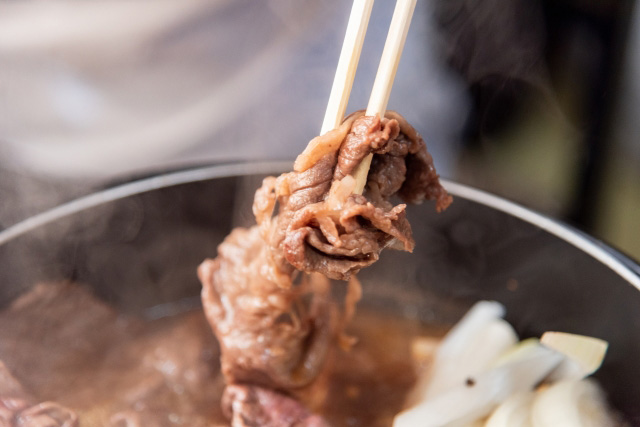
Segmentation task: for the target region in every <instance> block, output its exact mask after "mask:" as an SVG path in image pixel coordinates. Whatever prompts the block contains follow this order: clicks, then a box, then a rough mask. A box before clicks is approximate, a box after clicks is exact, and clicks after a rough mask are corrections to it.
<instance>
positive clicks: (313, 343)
mask: <svg viewBox="0 0 640 427" xmlns="http://www.w3.org/2000/svg"><path fill="white" fill-rule="evenodd" d="M268 257H269V250H268V248H267V246H265V244H264V241H263V240H262V238H261V236H260V233H259V230H258V229H257V227H253V228H251V229H243V228H238V229H236V230H234V231H233V232H232V233H231V234H230V235H229V236H228V237H227V238H226V239H225V241H224V242H223V243H222V244H221V245H220V247H219V248H218V258H216V259H215V260H207V261H205V262H204V263H202V265H201V266H200V268H199V269H198V274H199V276H200V280H201V281H202V284H203V290H202V301H203V305H204V310H205V314H206V315H207V318H208V320H209V322H210V324H211V325H212V326H213V328H214V331H215V332H216V335H217V337H218V340H219V342H220V347H221V350H222V359H221V368H222V372H223V374H224V375H225V377H226V378H227V380H228V381H229V382H251V383H254V384H261V385H265V386H269V387H275V388H286V389H291V388H296V387H301V386H304V385H306V384H308V383H309V382H310V381H311V380H312V379H313V378H315V376H316V375H317V374H318V372H319V370H320V369H321V367H322V361H323V360H324V356H325V354H326V352H327V351H328V348H329V344H330V342H331V340H332V338H333V331H334V330H335V327H334V326H333V324H334V323H335V322H334V320H333V318H334V317H335V316H334V315H333V310H332V308H331V304H330V301H329V284H328V282H327V280H326V279H325V278H323V277H321V276H314V277H311V278H305V280H304V281H303V283H302V284H300V285H298V286H295V287H289V288H283V287H280V286H278V284H277V279H276V278H275V277H274V276H273V274H274V272H273V271H272V270H271V269H270V263H269V259H268Z"/></svg>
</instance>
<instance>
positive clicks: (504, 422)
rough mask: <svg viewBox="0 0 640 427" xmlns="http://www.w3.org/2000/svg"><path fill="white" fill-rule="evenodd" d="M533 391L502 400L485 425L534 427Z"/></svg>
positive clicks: (487, 426)
mask: <svg viewBox="0 0 640 427" xmlns="http://www.w3.org/2000/svg"><path fill="white" fill-rule="evenodd" d="M535 395H536V394H535V393H534V392H533V391H525V392H522V393H518V394H514V395H513V396H511V397H509V398H508V399H507V400H505V401H504V402H502V404H501V405H500V406H498V407H497V408H496V409H495V411H493V413H492V414H491V416H490V417H489V419H488V420H487V422H486V424H485V427H514V426H517V427H532V424H531V407H532V406H533V400H534V399H535Z"/></svg>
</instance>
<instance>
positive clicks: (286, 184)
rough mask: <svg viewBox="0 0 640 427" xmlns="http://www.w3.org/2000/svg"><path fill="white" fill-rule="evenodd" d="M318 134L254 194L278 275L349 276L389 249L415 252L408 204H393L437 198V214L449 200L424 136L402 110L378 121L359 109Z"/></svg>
mask: <svg viewBox="0 0 640 427" xmlns="http://www.w3.org/2000/svg"><path fill="white" fill-rule="evenodd" d="M347 127H348V130H347ZM318 138H321V141H322V143H317V142H316V140H313V141H312V142H311V143H310V144H309V147H308V148H307V149H306V150H305V152H303V153H302V154H301V155H300V156H299V157H298V159H297V160H296V163H295V167H296V169H295V170H294V171H293V172H290V173H287V174H283V175H281V176H280V177H279V178H278V179H273V178H271V179H267V180H265V181H264V183H263V186H262V188H261V189H260V190H258V192H257V193H256V198H255V203H254V213H255V214H256V219H257V221H258V224H259V225H260V226H261V228H262V230H263V238H264V239H265V241H266V243H267V244H268V245H269V247H270V252H271V255H272V256H271V260H272V261H273V263H274V267H273V268H274V269H275V270H276V271H277V272H279V273H280V276H279V277H285V278H286V277H287V275H290V274H291V272H292V270H293V269H297V270H301V271H304V272H307V273H311V272H319V273H322V274H324V275H325V276H327V277H329V278H332V279H339V280H348V279H349V278H350V277H351V276H352V275H353V274H355V273H357V272H358V271H359V270H360V269H362V268H363V267H366V266H368V265H371V264H373V263H374V262H376V261H377V260H378V258H379V255H380V252H381V251H382V250H383V249H384V248H386V247H389V246H392V247H394V248H401V249H403V250H405V251H409V252H411V251H412V250H413V247H414V241H413V237H412V235H411V226H410V225H409V222H408V220H407V218H406V215H405V208H406V205H404V204H398V205H395V206H394V205H393V203H392V200H391V199H392V198H393V197H394V196H396V195H397V196H399V197H400V198H401V199H403V200H404V201H406V202H410V203H420V202H422V201H424V200H435V201H436V209H437V210H438V211H442V210H444V209H446V208H447V206H448V205H449V204H450V203H451V197H450V196H449V195H448V194H447V192H446V190H445V189H444V188H443V187H442V185H441V184H440V180H439V177H438V174H437V173H436V171H435V168H434V166H433V159H432V158H431V155H430V154H429V153H428V152H427V149H426V145H425V143H424V141H423V140H422V138H421V137H420V135H419V134H418V133H417V132H416V131H415V129H414V128H413V127H412V126H411V125H409V124H408V123H407V122H406V120H404V118H402V117H401V116H400V115H399V114H397V113H394V112H389V113H387V115H386V117H385V118H382V119H380V118H379V117H377V116H364V115H362V112H358V113H355V114H353V115H352V116H350V117H349V118H348V119H347V120H346V121H345V125H343V126H341V127H340V128H339V129H336V130H334V131H332V132H329V133H328V134H326V135H323V136H322V137H318ZM340 138H342V139H340ZM338 139H339V143H337V141H338ZM327 147H329V148H330V149H328V148H327ZM370 153H372V154H373V159H372V163H371V168H370V172H369V175H368V177H367V184H366V187H365V191H364V194H363V195H357V194H352V193H353V189H354V186H355V181H354V180H353V178H352V177H351V176H350V175H351V174H352V173H353V172H354V170H355V168H356V167H357V166H358V165H359V164H360V163H361V161H362V160H363V159H364V158H365V157H366V156H367V155H369V154H370ZM276 206H277V207H278V212H277V215H275V216H273V214H274V212H275V210H276ZM285 285H286V280H285Z"/></svg>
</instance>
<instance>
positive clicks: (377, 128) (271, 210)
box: [198, 112, 451, 426]
mask: <svg viewBox="0 0 640 427" xmlns="http://www.w3.org/2000/svg"><path fill="white" fill-rule="evenodd" d="M370 153H372V154H373V159H372V163H371V169H370V172H369V174H368V178H367V184H366V187H365V191H364V194H362V195H360V194H354V191H353V190H354V188H355V185H356V182H355V179H354V178H353V176H352V175H351V174H352V173H353V171H354V170H355V168H356V167H357V166H358V165H359V164H360V163H361V162H362V160H363V159H364V158H365V157H366V156H368V155H369V154H370ZM395 196H399V197H400V198H401V199H403V200H404V201H407V202H412V203H418V202H421V201H423V200H435V201H436V209H437V210H442V209H445V208H446V207H447V206H448V205H449V204H450V203H451V197H450V196H449V195H448V194H447V192H446V191H445V190H444V188H443V187H442V186H441V185H440V181H439V178H438V175H437V174H436V172H435V169H434V167H433V160H432V158H431V156H430V155H429V154H428V153H427V151H426V146H425V144H424V141H423V140H422V138H421V137H420V135H419V134H418V133H417V132H416V131H415V129H413V127H411V126H410V125H409V124H408V123H407V122H406V121H405V120H404V119H403V118H402V117H401V116H399V115H398V114H396V113H393V112H389V113H388V114H387V116H386V117H384V118H382V119H381V118H379V117H367V116H364V115H363V113H362V112H358V113H355V114H353V115H351V116H349V117H348V118H347V119H346V120H345V122H344V123H343V124H342V125H341V126H340V127H339V128H338V129H335V130H333V131H331V132H328V133H327V134H325V135H322V136H319V137H317V138H315V139H314V140H312V141H311V142H310V143H309V146H308V147H307V149H306V150H305V151H304V152H303V153H302V154H301V155H300V156H299V157H298V159H297V160H296V162H295V165H294V171H293V172H290V173H285V174H283V175H281V176H279V177H278V178H275V177H269V178H266V179H265V180H264V181H263V184H262V187H261V188H260V189H258V191H257V192H256V195H255V198H254V204H253V212H254V215H255V217H256V221H257V225H256V226H254V227H252V228H249V229H245V228H238V229H235V230H234V231H233V232H232V233H231V234H230V235H229V236H228V237H227V238H226V239H225V240H224V242H223V243H222V244H221V245H220V246H219V248H218V257H217V258H216V259H215V260H206V261H205V262H203V263H202V265H201V266H200V268H199V270H198V275H199V277H200V280H201V282H202V285H203V290H202V302H203V306H204V309H205V313H206V315H207V319H208V321H209V323H210V324H211V326H212V328H213V330H214V332H215V334H216V336H217V338H218V340H219V342H220V345H221V350H222V355H221V367H222V372H223V373H224V375H225V378H226V380H227V383H228V384H234V383H250V384H255V385H260V386H264V387H270V388H272V389H278V390H289V391H292V390H294V389H299V388H301V387H304V386H306V385H308V384H310V383H311V382H312V381H313V380H314V379H315V378H316V377H317V376H318V375H319V373H320V372H321V370H322V368H323V365H324V361H325V359H326V357H327V355H328V353H329V350H330V348H331V346H332V344H334V343H335V342H336V341H339V342H340V343H341V344H343V345H344V346H347V347H348V345H349V343H351V342H353V341H352V340H349V339H348V337H346V336H345V335H343V334H341V329H342V328H344V324H345V322H344V321H342V322H340V321H338V320H337V314H336V309H335V305H334V304H333V303H332V301H331V299H330V295H329V294H330V292H329V283H328V280H327V279H326V278H331V279H339V280H349V279H351V278H352V277H353V275H354V274H355V273H357V272H358V271H359V270H360V269H362V268H364V267H366V266H368V265H371V264H372V263H374V262H375V261H377V260H378V258H379V256H380V253H381V251H382V250H383V249H385V248H387V247H392V248H398V249H402V250H405V251H409V252H410V251H412V250H413V247H414V244H415V243H414V240H413V238H412V235H411V226H410V225H409V222H408V220H407V218H406V214H405V209H406V205H405V204H402V203H400V204H396V205H394V203H393V200H392V199H393V198H394V197H395ZM299 271H302V272H304V273H308V274H317V273H321V276H320V277H321V278H318V277H315V278H313V277H311V278H310V276H308V275H302V284H297V285H296V284H294V282H295V280H296V278H300V277H301V275H299V274H298V272H299ZM347 295H348V297H347V304H346V305H347V306H349V307H347V308H346V310H345V312H346V315H345V316H344V317H343V319H348V318H350V317H351V315H352V314H353V312H352V310H353V306H354V305H355V302H356V301H357V299H359V295H360V294H359V286H352V288H351V291H349V292H347ZM259 390H261V389H250V388H249V389H247V388H242V389H236V388H230V389H229V391H228V395H229V396H231V397H227V400H229V401H231V402H233V404H229V405H228V406H229V407H233V408H234V409H233V411H231V413H233V417H234V425H238V426H244V425H273V426H280V425H307V424H295V423H294V424H291V423H290V424H286V423H285V424H282V423H278V422H276V421H273V423H272V424H268V422H272V420H273V419H278V417H279V415H277V414H276V415H274V414H273V413H271V412H270V411H269V410H267V409H265V406H264V405H262V404H261V403H260V404H255V402H256V401H261V400H260V399H261V396H262V395H263V393H267V394H266V396H269V397H271V396H272V395H271V394H269V393H271V392H266V391H264V392H263V391H259ZM274 396H280V395H274ZM276 400H277V399H276ZM277 401H279V400H277ZM287 402H289V401H287ZM294 403H295V402H293V403H287V405H293V406H294V407H296V408H297V406H295V405H297V404H295V405H294ZM234 405H240V406H239V408H240V409H237V410H236V409H235V406H234ZM270 405H271V404H269V405H267V408H268V407H271V406H274V405H275V404H274V405H271V406H270ZM287 405H285V406H287ZM274 407H278V405H275V406H274ZM287 407H288V406H287ZM276 412H277V411H276ZM237 414H240V415H237ZM243 414H244V415H243ZM246 414H249V415H246ZM256 420H259V421H256ZM296 422H297V421H296ZM243 423H244V424H243Z"/></svg>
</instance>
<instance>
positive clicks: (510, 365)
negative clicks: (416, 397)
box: [393, 345, 563, 427]
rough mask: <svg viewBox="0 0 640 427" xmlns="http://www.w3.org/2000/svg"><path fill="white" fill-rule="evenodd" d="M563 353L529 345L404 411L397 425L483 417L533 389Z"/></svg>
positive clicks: (435, 426)
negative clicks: (502, 361) (488, 368)
mask: <svg viewBox="0 0 640 427" xmlns="http://www.w3.org/2000/svg"><path fill="white" fill-rule="evenodd" d="M562 358H563V356H562V355H560V354H559V353H557V352H555V351H553V350H550V349H548V348H546V347H544V346H542V345H532V346H528V347H527V350H526V351H522V352H521V353H520V354H519V355H518V356H517V357H514V358H513V359H512V360H510V361H508V362H505V363H504V364H502V365H500V366H497V367H495V368H493V369H491V370H489V371H486V372H483V373H481V374H479V375H478V376H477V377H475V378H471V379H470V382H469V383H466V382H465V384H463V385H459V386H457V387H455V388H453V389H451V390H449V391H446V392H444V393H442V394H440V395H438V396H436V397H434V398H432V399H429V400H427V401H425V402H423V403H420V404H418V405H416V406H414V407H413V408H411V409H408V410H406V411H403V412H401V413H400V414H398V415H397V416H396V417H395V419H394V423H393V426H394V427H415V426H421V427H441V426H449V425H468V424H470V423H473V422H475V421H477V420H478V419H480V418H483V417H485V416H487V415H489V414H490V413H491V411H492V410H493V409H494V408H495V407H496V406H498V405H499V404H500V403H502V402H503V401H505V400H506V399H507V398H508V397H509V396H511V395H512V394H514V393H519V392H524V391H529V390H531V389H533V387H534V386H536V385H537V384H538V383H539V382H540V381H541V380H542V379H543V378H545V377H546V376H547V375H548V374H549V372H551V371H552V370H553V369H554V368H555V367H556V366H558V364H559V363H560V362H561V360H562Z"/></svg>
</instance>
